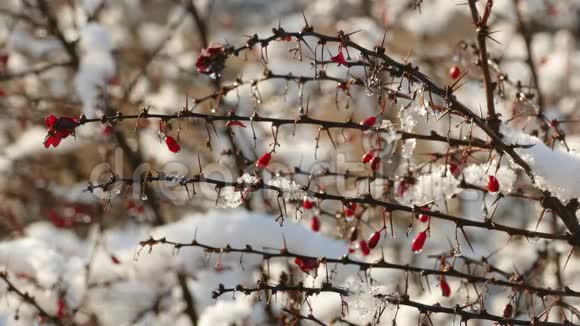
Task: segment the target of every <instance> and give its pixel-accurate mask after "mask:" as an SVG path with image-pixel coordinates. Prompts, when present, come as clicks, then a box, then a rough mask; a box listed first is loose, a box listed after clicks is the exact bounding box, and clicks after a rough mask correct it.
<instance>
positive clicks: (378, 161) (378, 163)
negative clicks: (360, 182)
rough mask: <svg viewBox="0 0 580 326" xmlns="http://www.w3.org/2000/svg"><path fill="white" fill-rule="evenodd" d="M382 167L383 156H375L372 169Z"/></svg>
mask: <svg viewBox="0 0 580 326" xmlns="http://www.w3.org/2000/svg"><path fill="white" fill-rule="evenodd" d="M380 167H381V158H380V157H376V156H375V157H373V159H372V160H371V170H373V171H375V172H376V171H378V170H379V168H380Z"/></svg>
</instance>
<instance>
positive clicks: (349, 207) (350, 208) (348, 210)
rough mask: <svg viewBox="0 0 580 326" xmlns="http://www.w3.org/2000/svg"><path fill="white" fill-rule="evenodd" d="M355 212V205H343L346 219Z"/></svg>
mask: <svg viewBox="0 0 580 326" xmlns="http://www.w3.org/2000/svg"><path fill="white" fill-rule="evenodd" d="M355 210H356V203H346V204H344V209H343V212H344V215H345V216H347V217H350V216H353V215H354V213H355Z"/></svg>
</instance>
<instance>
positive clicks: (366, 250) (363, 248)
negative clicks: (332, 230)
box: [358, 240, 371, 256]
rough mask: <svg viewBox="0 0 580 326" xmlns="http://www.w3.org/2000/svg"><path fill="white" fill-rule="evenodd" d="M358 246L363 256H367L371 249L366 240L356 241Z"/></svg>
mask: <svg viewBox="0 0 580 326" xmlns="http://www.w3.org/2000/svg"><path fill="white" fill-rule="evenodd" d="M358 247H359V249H360V251H361V252H362V254H363V256H368V255H369V254H370V253H371V249H370V248H369V246H368V245H367V242H366V241H364V240H361V241H359V242H358Z"/></svg>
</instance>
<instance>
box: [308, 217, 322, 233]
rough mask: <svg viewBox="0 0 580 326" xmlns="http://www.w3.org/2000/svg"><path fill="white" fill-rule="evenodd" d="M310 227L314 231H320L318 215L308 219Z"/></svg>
mask: <svg viewBox="0 0 580 326" xmlns="http://www.w3.org/2000/svg"><path fill="white" fill-rule="evenodd" d="M310 229H312V231H314V232H318V231H320V220H319V219H318V217H316V216H314V217H312V219H311V220H310Z"/></svg>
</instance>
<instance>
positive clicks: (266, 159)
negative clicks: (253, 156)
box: [256, 153, 272, 169]
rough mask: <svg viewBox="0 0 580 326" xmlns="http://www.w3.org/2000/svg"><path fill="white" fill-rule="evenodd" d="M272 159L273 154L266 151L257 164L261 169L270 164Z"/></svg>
mask: <svg viewBox="0 0 580 326" xmlns="http://www.w3.org/2000/svg"><path fill="white" fill-rule="evenodd" d="M271 159H272V154H270V153H264V154H263V155H262V156H260V158H259V159H258V160H257V161H256V166H257V167H258V168H260V169H264V168H265V167H267V166H268V164H270V160H271Z"/></svg>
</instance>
